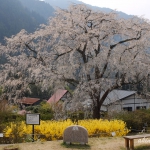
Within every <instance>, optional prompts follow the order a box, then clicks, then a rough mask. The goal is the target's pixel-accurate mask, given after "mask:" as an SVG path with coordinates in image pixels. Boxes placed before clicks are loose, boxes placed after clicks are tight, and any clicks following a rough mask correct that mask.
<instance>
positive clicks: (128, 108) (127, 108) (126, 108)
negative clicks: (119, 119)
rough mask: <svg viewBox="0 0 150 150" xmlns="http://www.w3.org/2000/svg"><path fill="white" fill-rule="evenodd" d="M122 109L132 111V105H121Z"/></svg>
mask: <svg viewBox="0 0 150 150" xmlns="http://www.w3.org/2000/svg"><path fill="white" fill-rule="evenodd" d="M123 110H125V111H132V107H123Z"/></svg>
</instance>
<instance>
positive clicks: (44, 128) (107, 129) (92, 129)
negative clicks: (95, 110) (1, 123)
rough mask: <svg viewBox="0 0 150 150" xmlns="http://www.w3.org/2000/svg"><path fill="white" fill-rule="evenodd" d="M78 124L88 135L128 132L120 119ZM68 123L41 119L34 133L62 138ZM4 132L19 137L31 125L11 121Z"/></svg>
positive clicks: (87, 121) (27, 131) (22, 135)
mask: <svg viewBox="0 0 150 150" xmlns="http://www.w3.org/2000/svg"><path fill="white" fill-rule="evenodd" d="M78 124H79V125H81V126H83V127H85V128H86V129H87V130H88V134H89V136H94V135H95V134H96V135H98V136H111V132H116V135H117V136H123V135H126V134H127V133H128V132H129V130H128V129H127V128H126V124H125V122H123V121H121V120H111V121H109V120H102V119H100V120H92V119H91V120H79V122H78ZM70 125H73V123H72V121H71V120H66V121H41V122H40V125H36V126H35V127H34V129H35V134H38V135H43V139H44V140H56V139H62V136H63V132H64V130H65V129H66V128H67V127H68V126H70ZM4 133H5V134H6V135H7V136H9V135H12V137H13V138H15V135H16V134H17V138H19V139H21V138H23V137H24V135H29V134H31V133H32V126H31V125H26V124H25V122H23V121H22V122H20V123H18V124H17V123H15V122H13V123H11V124H10V125H9V126H7V127H6V128H5V129H4ZM14 134H15V135H14ZM35 138H36V137H35Z"/></svg>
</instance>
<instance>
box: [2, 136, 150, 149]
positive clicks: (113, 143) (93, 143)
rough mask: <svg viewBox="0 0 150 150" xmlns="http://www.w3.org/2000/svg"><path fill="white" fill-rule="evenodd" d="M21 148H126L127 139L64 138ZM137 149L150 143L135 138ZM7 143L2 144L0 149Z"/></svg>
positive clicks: (149, 146) (148, 146)
mask: <svg viewBox="0 0 150 150" xmlns="http://www.w3.org/2000/svg"><path fill="white" fill-rule="evenodd" d="M17 145H18V146H19V147H20V149H19V150H126V149H125V141H124V138H123V137H99V138H95V137H94V138H89V142H88V144H87V145H79V144H72V145H66V144H63V141H62V140H58V141H47V142H40V141H38V142H33V143H32V142H31V143H20V144H17ZM134 145H135V150H150V143H147V144H145V143H143V144H141V143H138V140H134ZM4 147H6V145H0V150H3V148H4Z"/></svg>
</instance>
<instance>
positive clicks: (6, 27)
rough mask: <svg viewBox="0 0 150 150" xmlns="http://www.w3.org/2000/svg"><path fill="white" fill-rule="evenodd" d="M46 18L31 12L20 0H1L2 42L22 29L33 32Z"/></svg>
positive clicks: (0, 31)
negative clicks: (5, 37)
mask: <svg viewBox="0 0 150 150" xmlns="http://www.w3.org/2000/svg"><path fill="white" fill-rule="evenodd" d="M41 23H46V19H44V18H43V17H42V16H40V15H38V14H37V13H36V12H33V11H32V12H30V11H29V10H28V9H27V8H25V7H23V6H22V4H21V2H20V1H19V0H0V42H3V39H4V36H7V37H10V36H11V35H14V34H16V33H18V32H19V31H20V30H21V29H25V30H27V31H28V32H33V31H34V30H35V29H36V28H37V27H38V26H39V24H41Z"/></svg>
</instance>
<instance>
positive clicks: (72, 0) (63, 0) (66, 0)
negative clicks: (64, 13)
mask: <svg viewBox="0 0 150 150" xmlns="http://www.w3.org/2000/svg"><path fill="white" fill-rule="evenodd" d="M45 2H48V3H49V4H50V5H51V6H53V7H54V8H56V7H60V8H62V9H67V8H68V6H69V5H71V4H85V3H83V2H81V1H79V0H45ZM86 5H87V6H88V7H90V8H92V9H94V10H101V11H103V12H106V13H108V12H111V11H113V10H112V9H110V8H102V7H97V6H91V5H88V4H86ZM116 13H117V14H118V16H119V17H120V18H125V19H128V18H132V17H133V16H132V15H127V14H126V13H124V12H121V11H116Z"/></svg>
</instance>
